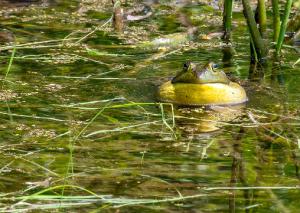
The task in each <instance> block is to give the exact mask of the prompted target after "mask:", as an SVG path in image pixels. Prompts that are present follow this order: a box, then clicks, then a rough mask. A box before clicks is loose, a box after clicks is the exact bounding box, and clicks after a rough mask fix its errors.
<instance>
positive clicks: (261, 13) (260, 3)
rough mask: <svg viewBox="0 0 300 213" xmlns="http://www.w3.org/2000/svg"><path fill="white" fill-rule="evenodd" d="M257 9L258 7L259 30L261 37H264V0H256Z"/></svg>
mask: <svg viewBox="0 0 300 213" xmlns="http://www.w3.org/2000/svg"><path fill="white" fill-rule="evenodd" d="M257 9H258V24H259V32H260V34H261V36H262V37H265V33H266V29H267V12H266V3H265V0H258V4H257Z"/></svg>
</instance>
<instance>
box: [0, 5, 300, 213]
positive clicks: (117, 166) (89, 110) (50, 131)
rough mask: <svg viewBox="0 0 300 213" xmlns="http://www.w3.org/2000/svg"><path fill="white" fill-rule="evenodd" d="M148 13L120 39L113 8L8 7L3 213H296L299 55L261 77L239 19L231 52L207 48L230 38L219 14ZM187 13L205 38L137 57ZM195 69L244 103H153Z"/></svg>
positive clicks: (166, 8) (0, 188)
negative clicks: (237, 88) (219, 70)
mask: <svg viewBox="0 0 300 213" xmlns="http://www.w3.org/2000/svg"><path fill="white" fill-rule="evenodd" d="M147 3H148V4H151V7H152V10H153V11H154V12H153V14H152V16H151V17H149V18H147V19H143V20H140V21H133V22H129V23H127V24H126V25H127V26H126V29H125V32H124V34H122V35H120V34H116V33H114V31H113V28H112V27H111V24H110V22H109V21H110V17H111V11H112V6H111V1H98V2H97V1H92V0H89V1H88V0H85V1H66V0H65V1H63V0H56V1H55V0H52V1H51V0H49V1H31V2H30V1H27V2H26V3H24V4H20V2H11V1H3V2H2V3H0V6H1V11H0V13H1V18H0V23H1V28H2V29H6V30H5V31H3V30H2V31H1V33H3V34H4V35H9V36H10V37H11V39H14V38H15V43H10V44H8V43H6V44H2V46H1V47H0V50H1V52H0V57H1V59H0V60H1V67H0V69H1V75H2V76H1V79H2V81H1V92H0V100H1V110H0V119H1V120H0V122H1V123H0V138H1V141H0V155H1V163H0V212H16V211H18V210H19V211H26V210H28V211H33V212H40V211H41V210H43V211H46V210H47V211H50V212H51V211H53V209H58V208H66V209H67V210H66V211H70V212H77V211H78V212H98V211H99V212H100V211H103V212H228V211H229V212H252V211H256V212H297V210H298V209H299V208H300V204H299V202H298V199H299V196H300V185H299V178H300V174H299V163H300V151H299V146H300V145H299V144H300V138H299V133H300V117H299V113H300V107H299V100H300V88H299V84H300V66H299V64H297V65H294V63H295V62H296V61H297V60H298V58H299V53H297V52H296V51H295V50H294V49H293V48H286V47H285V48H284V49H283V61H282V63H281V64H280V65H279V64H276V63H274V64H273V63H272V61H270V63H269V67H268V68H267V69H266V70H265V76H264V77H263V78H255V73H254V74H253V75H252V74H250V75H249V52H250V51H249V37H248V33H247V28H246V25H245V22H244V19H243V16H242V13H241V12H240V10H238V8H239V7H238V6H237V12H235V13H234V21H233V25H234V30H233V34H232V41H233V42H232V46H231V48H229V47H228V45H226V44H224V43H223V42H222V40H220V39H219V38H212V39H210V40H205V39H200V38H201V37H202V38H203V35H204V36H205V35H208V34H209V33H211V32H218V31H220V29H221V28H220V26H221V25H222V17H221V12H220V11H219V10H217V9H214V7H216V5H214V4H213V6H214V7H211V6H207V5H205V4H202V3H193V4H181V3H180V2H179V1H178V2H175V3H174V2H172V1H170V2H169V1H163V2H161V3H160V4H154V3H153V2H147ZM1 4H2V5H1ZM133 5H135V3H134V2H131V1H128V2H127V4H126V7H125V9H129V8H131V7H132V6H133ZM178 14H181V15H186V16H189V17H190V19H191V22H192V24H193V25H194V26H197V27H198V31H199V34H200V36H198V37H197V38H196V39H195V40H191V41H185V42H177V43H176V44H174V45H171V47H169V46H168V47H164V48H149V47H147V48H146V47H145V46H143V45H141V44H142V43H143V42H144V41H150V40H152V39H154V38H158V37H164V36H167V35H169V36H170V35H171V34H173V35H174V33H181V34H176V35H183V34H184V32H185V31H186V27H184V26H183V25H182V24H181V23H180V21H179V20H178V19H177V18H176V17H177V16H178ZM9 36H6V37H9ZM199 37H200V38H199ZM14 44H15V45H14ZM143 44H144V43H143ZM228 50H229V51H228ZM228 52H231V53H233V54H232V55H231V56H230V54H229V55H228ZM12 56H13V57H12ZM187 60H190V61H195V62H197V63H205V62H207V61H209V60H212V61H214V62H216V63H218V64H220V66H221V67H223V68H224V70H225V72H226V73H227V74H229V75H230V76H231V77H232V78H234V79H236V80H238V81H239V82H240V83H241V84H242V85H243V86H244V87H245V88H246V90H247V94H248V98H249V101H248V102H247V103H246V105H245V106H241V107H239V108H237V107H235V108H222V109H220V108H214V109H213V110H211V109H203V108H182V107H181V108H179V107H176V106H174V109H173V110H172V107H171V105H170V104H158V103H157V100H156V91H157V88H158V86H159V85H160V84H162V83H163V82H165V81H167V80H168V79H170V77H172V76H174V75H175V74H176V72H178V71H180V70H181V69H182V64H183V63H184V62H186V61H187ZM253 76H254V77H253ZM209 130H214V131H210V132H208V131H209Z"/></svg>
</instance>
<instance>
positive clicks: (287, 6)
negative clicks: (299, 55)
mask: <svg viewBox="0 0 300 213" xmlns="http://www.w3.org/2000/svg"><path fill="white" fill-rule="evenodd" d="M292 3H293V0H287V1H286V3H285V8H284V14H283V18H282V22H281V26H280V31H279V37H278V40H277V42H276V55H278V54H279V52H280V50H281V47H282V43H283V40H284V36H285V31H286V26H287V23H288V20H289V16H290V13H291V7H292Z"/></svg>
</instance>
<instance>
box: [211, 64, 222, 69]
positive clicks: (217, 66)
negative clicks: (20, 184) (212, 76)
mask: <svg viewBox="0 0 300 213" xmlns="http://www.w3.org/2000/svg"><path fill="white" fill-rule="evenodd" d="M211 67H212V68H213V69H217V68H219V67H220V66H219V64H215V63H212V65H211Z"/></svg>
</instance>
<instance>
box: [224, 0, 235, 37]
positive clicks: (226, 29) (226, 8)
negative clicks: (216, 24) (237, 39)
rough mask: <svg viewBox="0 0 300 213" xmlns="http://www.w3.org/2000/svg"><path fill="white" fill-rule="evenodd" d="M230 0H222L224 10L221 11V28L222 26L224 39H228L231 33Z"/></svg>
mask: <svg viewBox="0 0 300 213" xmlns="http://www.w3.org/2000/svg"><path fill="white" fill-rule="evenodd" d="M232 5H233V4H232V0H225V1H224V12H223V28H224V39H225V40H229V39H230V33H231V22H232Z"/></svg>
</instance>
